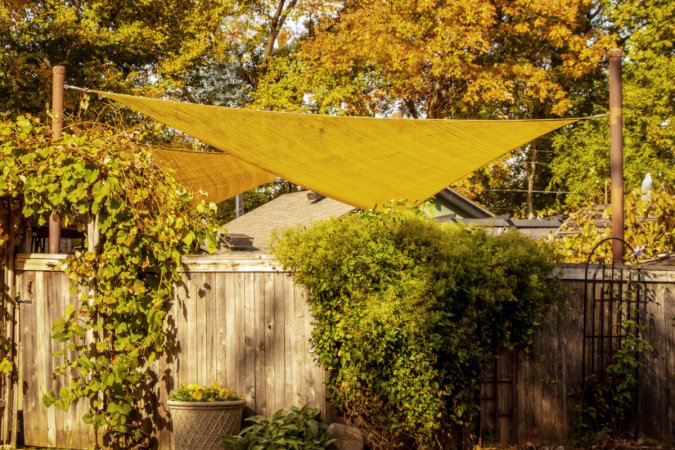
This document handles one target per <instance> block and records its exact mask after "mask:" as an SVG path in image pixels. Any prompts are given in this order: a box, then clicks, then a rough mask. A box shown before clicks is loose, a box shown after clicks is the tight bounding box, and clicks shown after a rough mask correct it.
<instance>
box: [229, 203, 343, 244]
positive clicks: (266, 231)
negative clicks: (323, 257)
mask: <svg viewBox="0 0 675 450" xmlns="http://www.w3.org/2000/svg"><path fill="white" fill-rule="evenodd" d="M353 210H354V207H353V206H351V205H347V204H346V203H342V202H339V201H337V200H333V199H332V198H328V197H323V196H321V195H319V194H315V193H313V192H311V191H309V192H308V191H300V192H292V193H290V194H283V195H280V196H279V197H277V198H275V199H274V200H272V201H271V202H268V203H265V204H264V205H261V206H259V207H258V208H256V209H254V210H252V211H250V212H248V213H246V214H244V215H242V216H240V217H237V218H236V219H234V220H232V221H231V222H228V223H227V224H226V225H225V228H226V230H227V233H228V234H229V235H232V234H238V235H241V234H243V235H246V236H249V237H251V238H253V247H254V248H253V249H252V250H256V249H257V250H262V251H268V250H269V249H270V244H271V241H272V236H274V234H275V232H276V231H282V230H285V229H288V228H294V227H297V226H309V225H311V224H312V223H314V222H317V221H319V220H326V219H330V218H332V217H339V216H342V215H344V214H346V213H348V212H350V211H353Z"/></svg>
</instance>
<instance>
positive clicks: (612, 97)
mask: <svg viewBox="0 0 675 450" xmlns="http://www.w3.org/2000/svg"><path fill="white" fill-rule="evenodd" d="M622 56H623V52H622V51H621V49H618V48H615V49H612V50H610V51H609V140H610V144H609V147H610V155H609V165H610V180H611V188H610V192H611V202H612V237H613V238H618V239H621V241H618V240H613V241H612V258H613V261H614V264H621V263H622V262H623V253H624V248H623V242H622V241H623V236H624V235H623V231H624V230H623V220H624V206H623V105H622V95H621V87H622V82H621V58H622Z"/></svg>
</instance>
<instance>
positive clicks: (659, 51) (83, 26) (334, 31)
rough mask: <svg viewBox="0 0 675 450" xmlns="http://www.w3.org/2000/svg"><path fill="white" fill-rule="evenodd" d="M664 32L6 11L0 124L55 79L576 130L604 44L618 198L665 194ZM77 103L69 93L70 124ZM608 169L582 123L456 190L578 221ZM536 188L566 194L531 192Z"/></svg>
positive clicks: (668, 44)
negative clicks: (611, 55) (621, 157)
mask: <svg viewBox="0 0 675 450" xmlns="http://www.w3.org/2000/svg"><path fill="white" fill-rule="evenodd" d="M674 16H675V14H674V11H673V5H672V2H669V1H667V0H649V1H637V0H535V1H532V0H490V1H482V2H477V1H465V0H423V1H420V0H392V1H387V2H379V1H373V0H367V1H362V0H360V1H356V0H344V1H341V2H324V1H319V0H250V1H238V0H209V1H204V2H202V1H196V0H171V1H158V0H144V1H134V2H122V1H91V2H82V1H75V0H67V1H66V0H62V1H59V0H42V1H37V2H33V1H26V0H5V1H3V2H1V3H0V45H2V46H3V48H4V49H5V51H4V52H3V53H2V54H0V105H1V106H0V111H2V112H31V113H34V114H35V113H37V114H42V113H44V112H45V104H46V103H47V101H48V99H49V98H50V97H49V92H48V91H49V89H50V82H49V80H50V77H51V74H50V67H51V66H52V65H54V64H58V63H63V64H66V65H67V67H68V82H69V83H70V84H73V85H78V86H82V87H96V88H98V89H109V90H114V91H118V92H134V93H143V94H145V95H151V96H160V95H163V96H171V97H174V98H178V99H181V100H185V101H192V102H200V103H208V104H216V105H227V106H238V107H242V106H243V107H254V108H262V109H277V110H288V111H308V112H317V113H327V114H343V115H371V116H372V115H378V116H388V115H391V114H393V113H396V112H401V113H402V114H403V115H404V116H406V117H410V118H530V117H532V118H541V117H552V116H586V115H594V114H599V113H604V112H606V110H607V76H606V70H605V65H606V60H605V55H606V53H607V50H608V49H609V48H611V47H613V46H617V45H618V46H620V47H622V48H624V50H625V53H626V57H625V58H624V101H625V107H624V118H625V145H626V149H625V154H626V162H625V169H626V182H627V183H628V186H627V187H628V188H629V189H630V188H631V187H633V186H634V185H635V184H636V183H638V182H639V180H640V179H641V178H642V177H643V176H644V174H645V173H646V172H651V173H652V175H653V176H654V177H655V179H656V180H657V181H658V182H661V183H663V184H664V185H667V186H669V185H672V179H673V178H674V177H675V174H674V173H673V169H672V168H673V167H674V166H675V161H674V157H673V151H672V148H673V131H672V116H673V107H674V106H673V102H672V98H673V87H672V83H671V82H670V80H672V77H673V72H674V69H675V67H674V65H673V64H674V63H673V58H672V56H673V45H672V42H673V23H675V21H674V20H673V18H674ZM77 100H78V95H77V94H76V93H72V92H71V93H69V94H68V97H67V105H66V109H67V110H68V111H70V112H73V111H76V110H77V109H78V102H77ZM90 111H91V113H90V114H92V115H93V114H97V113H98V111H99V109H98V108H97V107H92V108H90ZM607 155H608V131H607V125H606V123H605V122H603V119H595V120H593V121H589V122H586V123H584V124H582V125H577V126H576V127H575V128H573V129H570V130H567V131H566V132H563V133H560V134H558V135H557V137H555V139H554V140H553V141H551V140H550V139H541V140H537V141H536V142H535V143H533V144H532V145H529V146H526V147H523V148H522V149H520V150H519V151H517V152H515V153H514V154H513V156H512V157H511V158H505V159H503V160H501V161H497V162H495V163H493V164H492V165H490V166H489V167H487V168H485V169H483V170H481V171H478V172H476V173H475V174H474V176H472V177H469V178H467V179H466V180H465V181H464V182H462V183H461V184H460V185H458V186H457V187H458V188H459V189H460V190H461V191H462V192H463V193H465V194H467V195H469V196H470V197H472V198H474V199H476V200H478V201H479V202H482V203H484V204H485V205H486V206H488V207H490V208H493V209H495V210H496V212H498V213H511V214H514V213H516V214H524V213H525V212H526V211H529V212H530V213H532V214H534V213H535V212H537V211H538V212H540V213H541V212H545V211H549V212H552V211H561V210H565V209H574V208H577V207H578V206H579V204H580V203H583V202H588V201H599V200H602V193H603V191H604V186H605V184H606V182H607V180H608V168H607V167H608V157H607ZM421 176H423V175H422V174H421ZM546 190H551V191H560V192H563V193H562V194H559V195H551V194H548V193H543V192H542V193H538V194H535V193H534V191H546ZM528 192H529V195H528ZM566 192H574V193H577V195H574V194H572V195H567V194H566Z"/></svg>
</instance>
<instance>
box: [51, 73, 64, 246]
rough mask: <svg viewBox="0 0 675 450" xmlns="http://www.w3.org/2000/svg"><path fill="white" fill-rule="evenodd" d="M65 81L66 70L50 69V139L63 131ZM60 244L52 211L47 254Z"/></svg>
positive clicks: (59, 231) (55, 137) (58, 222)
mask: <svg viewBox="0 0 675 450" xmlns="http://www.w3.org/2000/svg"><path fill="white" fill-rule="evenodd" d="M65 81H66V68H65V67H64V66H54V67H53V68H52V137H53V138H54V139H55V140H56V139H60V138H61V136H62V130H63V85H64V84H65ZM60 244H61V218H60V217H59V215H58V214H57V213H56V211H52V213H51V215H50V216H49V253H59V247H60Z"/></svg>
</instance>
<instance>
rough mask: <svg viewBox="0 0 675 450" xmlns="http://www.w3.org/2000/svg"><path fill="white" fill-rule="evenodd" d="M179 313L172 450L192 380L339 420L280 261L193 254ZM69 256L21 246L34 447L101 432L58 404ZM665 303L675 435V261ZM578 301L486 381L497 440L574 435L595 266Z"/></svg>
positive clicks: (571, 285)
mask: <svg viewBox="0 0 675 450" xmlns="http://www.w3.org/2000/svg"><path fill="white" fill-rule="evenodd" d="M184 265H185V272H184V276H183V282H182V283H181V284H180V285H179V286H178V289H177V294H176V301H175V302H174V305H173V311H172V314H171V326H172V327H173V329H175V332H176V339H177V346H176V349H175V351H174V352H173V353H172V354H171V355H170V357H169V358H168V359H166V360H164V361H161V362H158V363H157V364H156V365H155V367H154V370H155V371H156V373H157V374H158V379H159V386H160V391H159V404H158V408H157V415H158V417H157V418H156V419H157V420H156V421H157V422H158V423H160V424H161V425H162V426H161V429H160V431H159V433H158V436H157V438H158V442H159V447H160V448H163V449H164V448H166V449H168V448H170V444H169V442H170V434H169V428H168V423H169V422H168V420H167V419H168V413H167V410H166V408H165V406H164V405H165V401H166V397H167V391H169V390H171V389H172V388H174V387H176V386H178V385H179V384H181V383H187V382H197V383H212V382H213V381H216V380H217V381H219V382H220V383H221V384H222V385H225V386H228V387H232V388H234V389H236V390H237V391H238V392H239V393H240V394H242V395H243V396H244V397H245V399H246V401H247V413H248V414H252V413H256V414H271V413H273V412H274V411H276V410H277V409H279V408H284V407H285V408H287V407H289V406H291V405H298V406H301V405H303V404H306V403H307V404H310V405H312V406H315V407H318V408H320V410H321V411H322V415H323V417H325V418H327V419H328V420H337V414H336V412H335V411H334V410H333V409H332V407H331V406H330V405H329V403H328V401H327V399H326V393H325V389H324V384H323V381H324V374H323V371H322V370H321V369H320V368H319V367H318V366H317V364H316V363H315V361H314V360H313V358H312V356H311V353H310V348H309V343H308V337H309V334H310V332H311V327H312V325H311V317H310V314H309V309H308V304H307V301H306V293H305V291H304V289H303V288H301V287H299V286H297V285H295V284H294V283H293V280H292V278H291V276H290V274H289V273H287V272H285V271H283V270H282V269H280V268H279V267H277V266H276V265H275V262H274V261H273V260H271V259H266V258H258V259H241V258H240V259H224V258H220V257H212V256H211V257H189V258H185V259H184ZM62 266H63V257H62V256H58V255H19V257H18V259H17V265H16V280H17V292H18V293H19V295H20V297H21V299H23V300H27V301H30V302H31V303H21V304H20V307H19V310H20V311H19V315H18V326H17V330H18V333H17V336H16V339H17V346H18V349H19V374H18V375H19V380H18V386H20V387H21V389H15V392H16V393H17V394H20V395H19V396H18V397H17V399H16V405H17V409H18V410H20V411H23V417H24V426H23V430H24V438H25V443H26V445H32V446H45V447H57V446H58V447H69V448H88V447H90V446H91V445H92V444H93V434H92V431H91V430H90V428H89V427H88V426H86V425H85V424H83V423H82V422H81V420H80V417H81V416H82V415H83V414H84V408H85V407H84V405H78V407H77V408H73V409H72V410H70V411H68V412H62V411H59V410H57V409H54V408H46V407H44V405H43V404H42V402H41V397H42V394H43V393H44V392H45V391H46V390H47V389H58V387H59V385H60V384H61V383H65V382H67V380H66V379H57V380H52V379H51V378H50V373H51V369H52V368H53V367H54V363H55V362H54V359H53V356H52V353H53V352H54V350H56V347H55V343H54V342H53V341H52V340H51V339H50V332H51V326H52V323H53V322H54V320H56V319H57V318H58V317H60V315H61V314H62V313H63V311H64V309H65V306H66V305H67V304H68V303H72V302H74V301H75V298H74V297H73V296H72V294H70V293H69V291H68V282H67V280H66V277H65V275H64V274H63V272H62ZM645 274H646V275H647V277H648V281H647V288H648V290H649V292H650V295H651V296H652V299H653V301H651V302H649V303H648V307H647V338H648V340H649V341H650V342H651V343H652V345H654V347H655V350H656V355H655V356H654V357H653V358H650V359H647V360H645V368H644V371H643V374H642V375H643V382H642V384H641V387H640V398H641V399H642V404H641V405H640V411H639V412H640V417H641V419H640V424H641V427H642V428H641V431H642V432H643V433H644V434H645V435H647V436H649V437H652V438H654V439H659V440H663V441H667V442H673V441H675V429H674V426H675V425H674V424H675V412H674V411H673V405H675V387H674V386H675V358H674V357H673V355H675V333H674V331H675V328H673V324H674V323H673V316H675V301H674V300H673V295H672V291H673V289H674V288H675V270H673V269H672V268H670V271H668V270H664V271H646V272H645ZM562 278H563V280H564V285H565V287H566V291H567V297H568V307H566V308H559V309H556V310H552V311H550V312H549V314H548V316H547V318H546V320H545V322H544V324H543V325H542V326H541V328H540V329H539V330H538V331H537V333H536V335H535V339H534V348H533V349H532V353H531V355H529V356H528V357H525V355H523V354H519V353H515V354H511V355H508V354H504V355H501V356H500V357H499V358H498V359H496V361H495V366H494V367H492V369H491V371H490V373H489V374H486V383H484V385H483V389H482V406H483V417H482V419H481V424H482V431H483V433H484V436H485V439H486V441H487V440H490V439H494V440H495V441H499V442H503V443H507V442H510V443H525V442H532V443H535V444H546V445H548V444H559V443H564V442H565V441H566V440H567V439H569V437H570V436H571V434H572V432H573V429H572V424H573V420H574V417H575V415H574V406H575V404H578V399H579V390H580V386H581V363H582V336H583V323H582V322H583V317H582V312H581V309H580V308H581V305H582V300H583V289H584V282H583V269H582V268H577V267H565V268H563V269H562Z"/></svg>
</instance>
